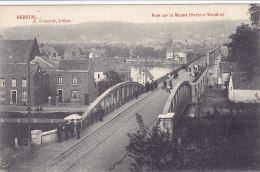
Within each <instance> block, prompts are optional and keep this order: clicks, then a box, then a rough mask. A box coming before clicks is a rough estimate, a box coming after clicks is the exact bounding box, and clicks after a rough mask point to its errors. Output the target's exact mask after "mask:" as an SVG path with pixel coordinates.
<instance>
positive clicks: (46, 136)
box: [41, 129, 58, 144]
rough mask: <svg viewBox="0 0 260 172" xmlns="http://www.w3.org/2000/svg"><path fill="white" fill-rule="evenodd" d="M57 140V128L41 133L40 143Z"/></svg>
mask: <svg viewBox="0 0 260 172" xmlns="http://www.w3.org/2000/svg"><path fill="white" fill-rule="evenodd" d="M57 141H58V136H57V129H54V130H50V131H46V132H42V133H41V144H44V143H50V142H57Z"/></svg>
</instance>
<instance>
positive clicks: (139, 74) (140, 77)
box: [131, 67, 154, 84]
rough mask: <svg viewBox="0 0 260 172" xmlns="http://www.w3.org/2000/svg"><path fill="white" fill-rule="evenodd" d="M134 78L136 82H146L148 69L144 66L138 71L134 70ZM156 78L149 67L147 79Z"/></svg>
mask: <svg viewBox="0 0 260 172" xmlns="http://www.w3.org/2000/svg"><path fill="white" fill-rule="evenodd" d="M131 77H132V80H133V81H134V82H138V83H140V84H145V78H146V70H145V68H144V67H139V68H138V70H137V71H134V70H133V71H132V76H131ZM153 79H154V76H153V75H152V74H151V72H150V71H149V70H148V69H147V81H149V82H151V81H152V80H153Z"/></svg>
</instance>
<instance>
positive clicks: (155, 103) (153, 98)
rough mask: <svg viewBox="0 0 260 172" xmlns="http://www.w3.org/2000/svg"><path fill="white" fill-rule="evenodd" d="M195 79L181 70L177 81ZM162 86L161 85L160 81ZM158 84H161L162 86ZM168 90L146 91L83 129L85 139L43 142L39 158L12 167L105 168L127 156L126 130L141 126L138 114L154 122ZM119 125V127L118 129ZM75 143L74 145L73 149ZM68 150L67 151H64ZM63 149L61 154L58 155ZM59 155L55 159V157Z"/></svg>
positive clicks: (124, 161) (92, 169)
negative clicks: (102, 119)
mask: <svg viewBox="0 0 260 172" xmlns="http://www.w3.org/2000/svg"><path fill="white" fill-rule="evenodd" d="M192 79H193V78H192V77H190V76H189V73H187V72H185V71H181V72H179V77H178V79H174V80H173V85H174V83H175V82H176V81H181V80H189V81H191V80H192ZM160 85H161V84H160ZM160 85H159V86H160ZM168 96H169V93H168V92H166V91H165V90H163V89H161V88H159V89H157V90H156V91H154V92H148V93H144V94H143V95H141V96H139V98H138V99H133V100H131V101H130V102H128V103H126V104H125V105H123V106H121V107H120V108H119V109H116V110H115V111H113V112H112V113H110V114H109V115H107V116H106V117H105V118H104V121H103V122H98V123H95V124H93V125H92V126H90V127H89V128H88V129H86V130H84V131H83V132H82V139H80V140H76V139H70V140H68V141H64V142H62V143H52V144H47V145H44V146H42V147H40V148H38V149H37V150H35V152H34V154H35V156H36V157H37V158H32V159H30V160H29V161H25V162H20V163H18V164H16V165H14V166H12V168H13V170H14V171H15V169H19V170H22V169H24V170H28V171H46V167H47V169H48V170H47V171H56V170H57V171H64V170H68V171H73V170H75V169H77V171H103V170H104V171H106V170H108V169H111V168H113V166H112V165H113V164H114V163H116V162H117V161H119V160H122V158H123V157H124V156H125V154H126V151H125V146H126V145H127V143H128V138H127V135H126V134H127V133H128V132H134V131H136V129H137V128H138V126H137V123H136V120H135V113H137V112H138V113H140V114H141V115H142V116H143V117H144V121H145V123H146V124H147V125H148V126H149V125H152V124H153V123H154V121H155V120H156V119H157V116H158V114H159V113H161V112H162V110H163V108H164V105H165V103H166V100H167V98H168ZM119 128H120V130H119ZM72 145H75V146H74V147H73V148H71V147H72ZM65 150H67V151H65ZM64 151H65V152H64ZM62 152H63V154H62V155H59V154H61V153H62ZM54 157H56V159H53V158H54ZM128 164H129V163H128V159H127V158H125V159H124V160H123V161H122V164H121V166H120V168H122V170H120V171H126V170H128ZM11 171H12V170H11Z"/></svg>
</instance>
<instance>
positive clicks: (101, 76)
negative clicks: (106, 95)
mask: <svg viewBox="0 0 260 172" xmlns="http://www.w3.org/2000/svg"><path fill="white" fill-rule="evenodd" d="M98 74H99V78H98ZM94 78H95V82H99V81H101V80H102V79H104V78H105V75H104V73H103V72H95V73H94Z"/></svg>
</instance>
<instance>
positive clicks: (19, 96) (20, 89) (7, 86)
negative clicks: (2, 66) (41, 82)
mask: <svg viewBox="0 0 260 172" xmlns="http://www.w3.org/2000/svg"><path fill="white" fill-rule="evenodd" d="M0 77H1V78H5V86H0V90H1V91H5V100H0V103H1V104H3V105H9V104H10V101H11V90H16V91H17V105H19V106H22V105H27V101H24V100H22V92H23V91H26V92H27V99H28V86H26V87H23V86H22V79H23V78H26V81H27V83H28V75H27V72H26V73H23V74H19V75H18V74H17V75H13V74H10V75H1V76H0ZM12 78H16V86H15V87H13V86H11V82H12ZM33 78H34V76H33V75H31V79H30V84H31V86H32V87H31V90H30V93H31V102H32V106H33V104H34V103H33V101H34V91H33V90H34V86H33V85H34V81H33Z"/></svg>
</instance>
